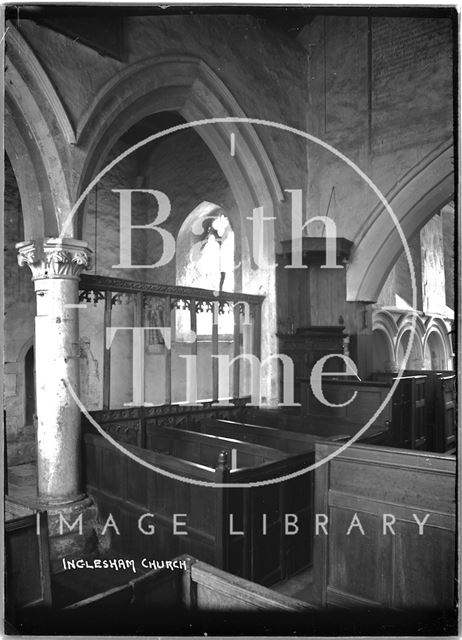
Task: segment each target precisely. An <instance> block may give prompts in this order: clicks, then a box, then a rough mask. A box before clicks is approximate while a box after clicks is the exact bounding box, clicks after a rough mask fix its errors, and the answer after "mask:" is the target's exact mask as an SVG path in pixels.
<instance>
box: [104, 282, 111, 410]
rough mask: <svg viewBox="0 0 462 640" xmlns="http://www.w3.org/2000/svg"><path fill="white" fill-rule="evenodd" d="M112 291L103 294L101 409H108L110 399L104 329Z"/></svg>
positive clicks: (109, 314) (109, 323)
mask: <svg viewBox="0 0 462 640" xmlns="http://www.w3.org/2000/svg"><path fill="white" fill-rule="evenodd" d="M111 314H112V292H111V291H106V293H105V294H104V328H103V329H104V330H103V409H105V410H107V409H109V404H110V399H111V350H110V349H106V345H107V342H106V331H107V328H108V327H110V326H111Z"/></svg>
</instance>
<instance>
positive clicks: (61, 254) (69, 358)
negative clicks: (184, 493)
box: [16, 238, 90, 510]
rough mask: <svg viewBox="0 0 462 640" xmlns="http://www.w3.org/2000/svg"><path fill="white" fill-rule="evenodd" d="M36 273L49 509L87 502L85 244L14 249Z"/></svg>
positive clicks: (41, 465) (42, 472) (42, 452)
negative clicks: (82, 381) (81, 309)
mask: <svg viewBox="0 0 462 640" xmlns="http://www.w3.org/2000/svg"><path fill="white" fill-rule="evenodd" d="M16 247H17V249H18V252H19V255H18V262H19V265H20V266H23V265H27V266H28V267H29V268H30V269H31V271H32V276H33V277H32V279H33V281H34V285H35V293H36V299H37V311H36V318H35V360H36V394H37V420H38V424H37V481H38V502H39V505H40V506H41V507H43V508H47V509H51V510H53V508H57V507H59V506H65V505H70V504H72V503H76V502H78V501H79V500H81V499H82V498H83V497H84V493H83V491H82V486H81V469H80V464H81V459H80V458H81V456H80V444H81V434H80V409H79V407H78V406H77V405H76V403H75V401H74V400H73V398H72V396H71V394H70V392H69V387H72V388H73V389H74V390H75V392H76V394H77V395H78V394H79V355H80V353H79V329H78V308H76V305H77V304H78V291H79V286H78V284H79V275H80V273H81V272H82V270H83V269H86V268H88V266H89V261H90V251H89V249H88V248H87V244H86V242H83V241H82V240H76V239H74V238H63V239H60V238H46V239H45V240H42V241H33V242H21V243H19V244H18V245H16Z"/></svg>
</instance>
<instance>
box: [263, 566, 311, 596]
mask: <svg viewBox="0 0 462 640" xmlns="http://www.w3.org/2000/svg"><path fill="white" fill-rule="evenodd" d="M271 589H272V590H273V591H277V592H278V593H283V594H284V595H286V596H290V597H291V598H296V599H297V600H302V601H303V602H312V601H313V597H312V596H313V569H312V568H310V569H306V570H305V571H301V572H300V573H297V575H296V576H292V578H289V579H288V580H284V581H283V582H279V583H278V584H275V585H274V586H272V587H271Z"/></svg>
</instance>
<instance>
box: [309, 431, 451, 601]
mask: <svg viewBox="0 0 462 640" xmlns="http://www.w3.org/2000/svg"><path fill="white" fill-rule="evenodd" d="M336 448H337V445H335V444H332V443H329V442H322V443H317V445H316V459H317V460H321V459H324V458H325V457H326V456H327V455H330V454H332V453H334V452H335V450H336ZM455 473H456V462H455V459H454V458H452V457H450V456H442V455H438V454H434V453H428V452H425V453H424V452H417V451H407V450H400V449H388V448H385V447H380V448H375V447H370V446H366V445H352V446H350V447H348V448H347V449H346V450H345V451H343V452H342V453H340V454H339V455H337V456H336V457H334V458H331V459H330V460H329V461H328V462H327V463H325V464H323V465H321V466H319V467H318V468H317V469H316V494H315V511H316V513H317V514H326V515H327V517H328V519H329V521H328V525H327V526H328V535H324V532H323V531H322V530H319V535H315V543H314V558H315V561H314V585H315V589H314V593H315V598H316V602H317V603H318V604H319V605H321V606H326V605H339V606H346V607H353V606H357V607H361V606H362V607H371V606H373V607H374V606H377V607H386V608H390V609H397V610H400V609H407V610H412V609H415V610H416V611H417V610H418V609H420V608H422V609H428V610H435V609H436V610H438V611H450V610H452V609H453V607H454V595H455V583H454V580H455V526H456V519H455ZM354 514H357V517H358V519H359V521H360V523H361V526H362V527H363V530H364V535H362V532H361V530H360V529H359V527H358V526H355V527H354V528H353V529H352V530H351V531H350V535H346V534H347V531H348V529H349V527H350V525H351V522H352V518H353V516H354ZM384 514H391V515H392V517H393V518H396V521H395V522H394V524H393V529H394V531H395V534H396V535H392V533H391V532H390V530H388V529H387V534H386V535H384V534H383V517H384ZM414 514H416V515H417V517H418V518H419V520H420V521H422V520H423V519H424V517H425V516H426V515H427V514H429V516H428V520H427V524H426V525H425V528H424V530H423V534H422V535H419V529H418V527H417V522H416V520H415V517H414Z"/></svg>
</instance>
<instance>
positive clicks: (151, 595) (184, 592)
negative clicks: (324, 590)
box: [65, 555, 313, 615]
mask: <svg viewBox="0 0 462 640" xmlns="http://www.w3.org/2000/svg"><path fill="white" fill-rule="evenodd" d="M172 562H175V565H176V566H178V565H180V566H181V565H186V566H185V568H182V569H181V570H180V571H172V570H171V569H166V568H162V569H153V570H152V571H149V572H147V573H145V574H144V575H142V576H140V577H138V578H135V579H133V580H130V581H129V582H128V583H127V584H125V585H121V586H120V587H116V588H113V589H110V590H108V591H107V592H103V593H100V594H97V595H96V596H92V597H91V598H86V599H85V600H81V601H79V602H76V603H74V604H72V605H69V606H68V607H66V608H65V610H66V611H78V610H83V609H85V610H87V611H88V612H90V610H91V612H92V613H93V612H95V613H96V612H97V610H98V608H99V607H101V605H105V604H107V603H110V604H114V605H116V606H117V607H120V605H123V606H125V607H130V606H135V607H137V606H139V605H140V603H141V604H142V606H147V607H149V606H152V605H156V604H159V600H160V601H161V602H162V603H163V604H170V605H183V609H184V610H189V611H217V610H218V611H222V610H225V611H239V610H245V611H248V610H258V611H294V612H311V611H312V610H313V607H312V606H311V605H310V604H308V603H306V602H301V601H299V600H296V599H294V598H290V597H288V596H285V595H283V594H280V593H277V592H275V591H270V590H269V589H267V588H266V587H262V586H260V585H256V584H254V583H252V582H249V581H248V580H244V579H242V578H238V577H236V576H233V575H231V574H230V573H227V572H225V571H222V570H220V569H217V568H216V567H213V566H212V565H209V564H206V563H205V562H200V561H199V560H197V559H195V558H191V557H190V556H187V555H183V556H179V557H178V558H174V559H173V560H172ZM178 608H180V607H178ZM124 614H125V612H124ZM124 614H123V615H124Z"/></svg>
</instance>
